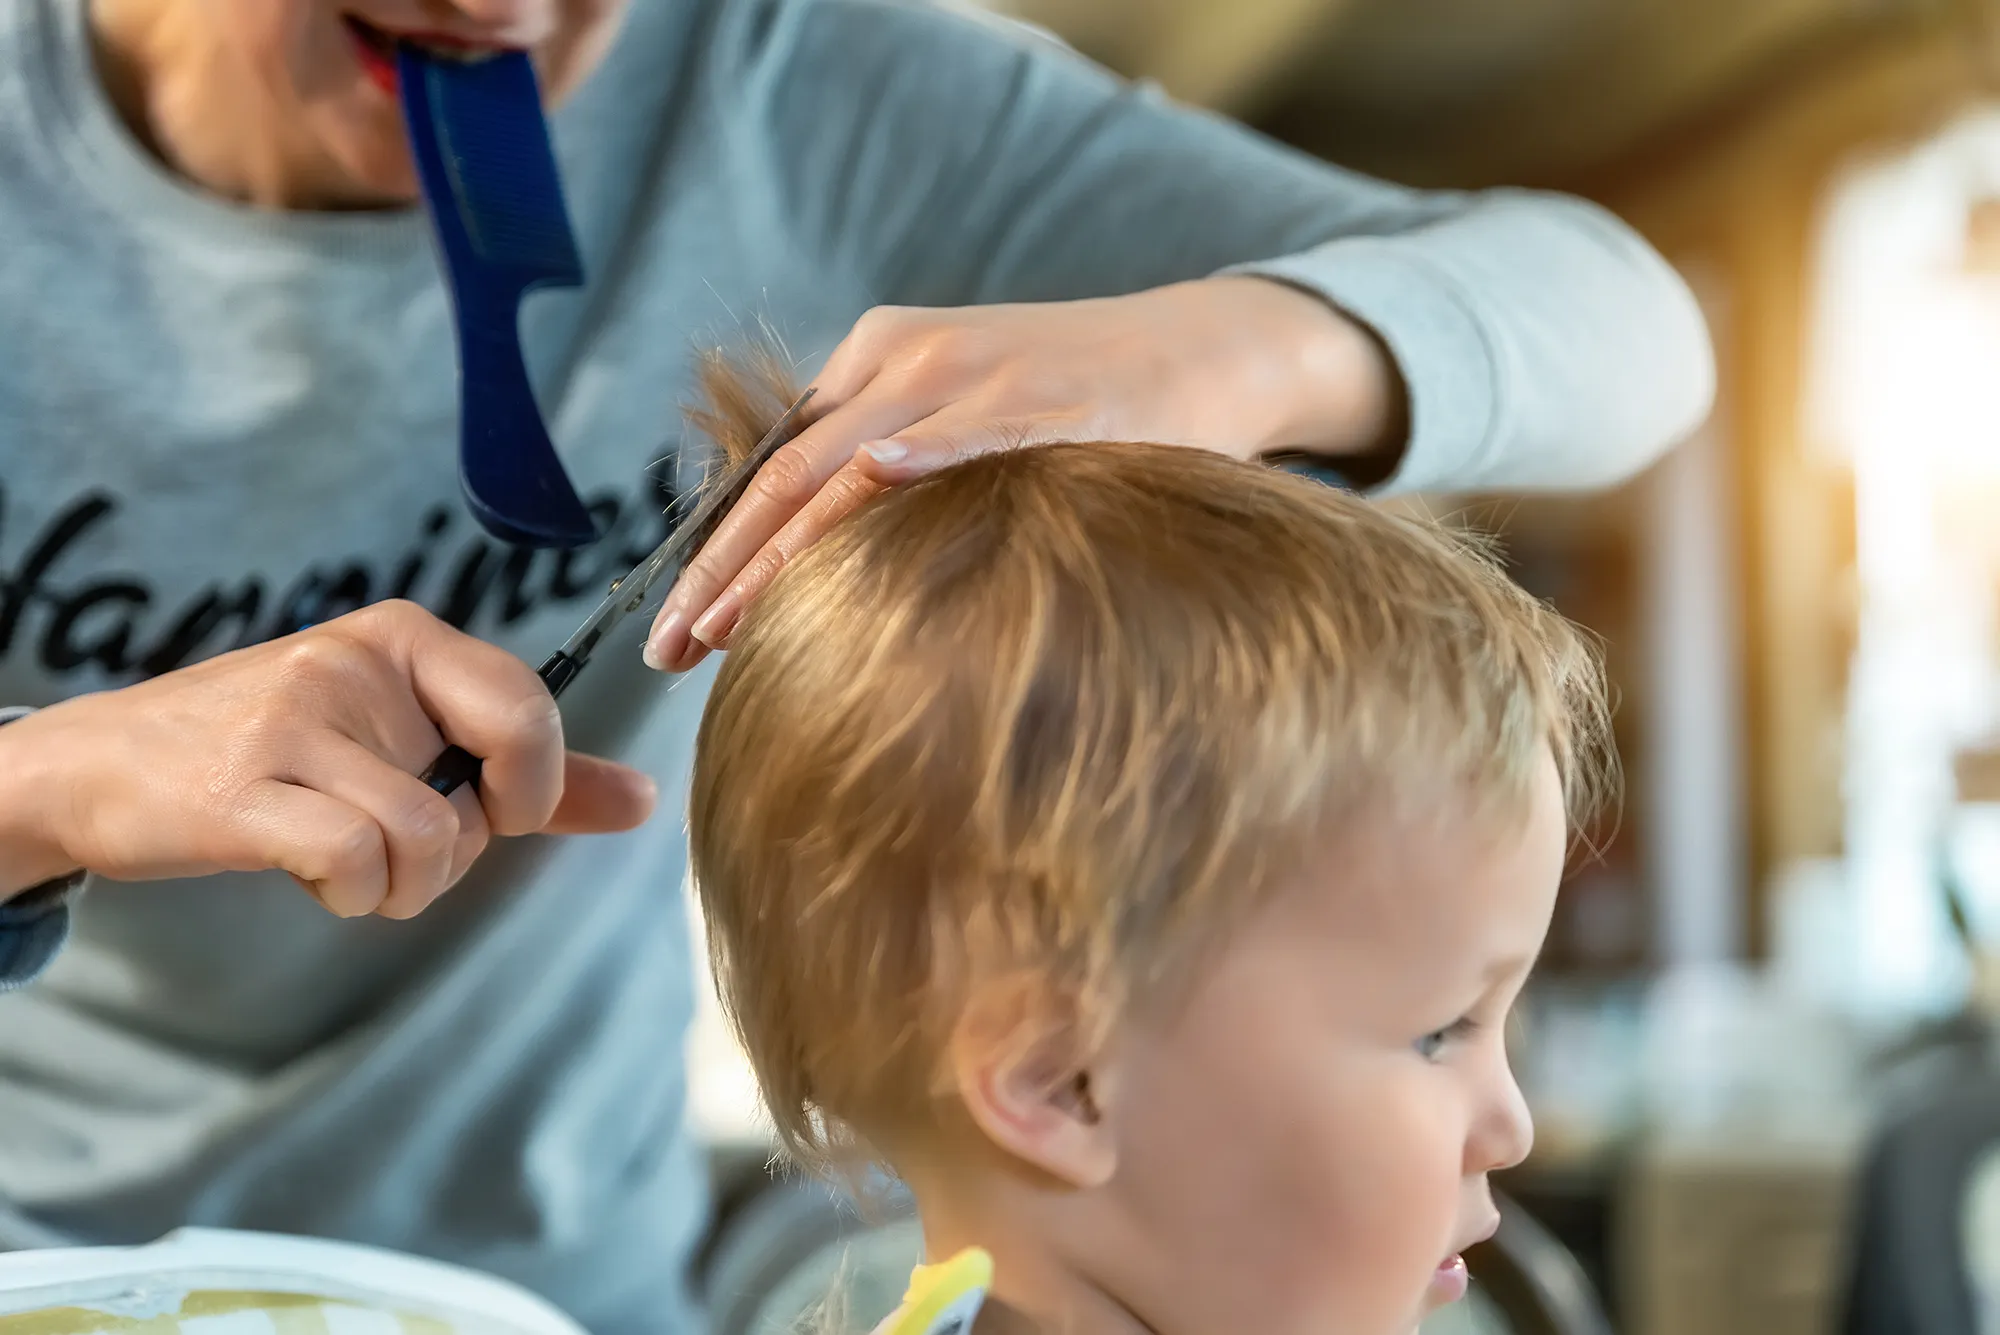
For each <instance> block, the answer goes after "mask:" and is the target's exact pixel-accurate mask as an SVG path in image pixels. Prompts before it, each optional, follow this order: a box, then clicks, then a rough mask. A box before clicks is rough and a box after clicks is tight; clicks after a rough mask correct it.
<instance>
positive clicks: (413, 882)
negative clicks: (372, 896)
mask: <svg viewBox="0 0 2000 1335" xmlns="http://www.w3.org/2000/svg"><path fill="white" fill-rule="evenodd" d="M294 781H295V782H296V783H298V784H299V785H301V786H303V787H307V788H311V789H313V790H314V791H316V792H319V793H323V794H325V795H326V796H328V797H330V798H332V799H334V800H335V801H336V802H340V803H344V804H345V805H347V806H349V807H352V808H353V809H354V810H356V811H358V812H360V813H361V814H362V815H363V816H365V817H367V818H368V819H369V820H371V821H373V822H374V824H375V827H376V829H377V830H378V831H380V834H381V841H380V842H381V846H382V850H383V858H384V862H385V864H386V873H387V874H386V880H385V883H384V884H383V886H382V897H381V899H379V900H378V901H376V902H375V903H372V904H361V905H353V904H345V903H344V904H342V905H340V906H336V905H334V904H332V903H329V904H328V905H327V906H328V907H329V908H334V909H335V911H336V912H340V911H343V910H345V911H349V912H358V913H379V914H381V915H382V916H383V917H386V918H410V917H414V916H416V915H417V914H418V913H420V912H422V911H423V910H424V909H425V908H428V907H429V906H430V904H431V902H432V901H433V900H435V899H436V898H437V897H438V896H439V895H441V894H443V893H444V892H445V891H446V890H448V889H450V888H451V886H452V884H453V883H454V882H455V881H457V879H458V877H459V876H460V875H462V874H463V873H464V871H465V869H466V868H467V867H468V866H470V865H471V864H472V859H473V858H475V857H477V856H478V855H479V852H480V850H482V849H484V848H485V847H486V841H487V835H488V830H487V824H486V816H485V812H484V810H483V808H482V807H481V806H480V804H479V803H478V801H477V800H476V799H473V798H471V797H470V796H469V795H468V797H467V799H466V800H464V801H462V802H461V801H457V800H455V796H456V795H454V798H446V797H441V796H439V795H438V794H437V793H436V792H434V791H433V790H432V789H430V788H429V787H428V786H426V785H425V784H424V783H423V782H422V781H420V780H419V779H418V778H417V777H416V775H415V774H414V773H412V772H411V771H410V770H407V769H402V768H399V767H397V766H396V765H394V764H392V763H390V762H389V761H387V760H384V759H383V758H382V757H381V756H378V755H376V754H375V753H374V752H373V751H370V750H369V749H368V748H366V747H364V746H362V745H361V744H360V743H358V742H355V741H352V740H350V739H348V738H345V737H338V736H329V737H326V738H324V739H321V740H319V741H318V742H317V744H316V745H314V746H313V747H311V748H310V749H309V750H307V751H306V752H305V753H304V754H303V755H302V756H301V763H300V765H299V767H298V769H297V770H296V772H295V774H294Z"/></svg>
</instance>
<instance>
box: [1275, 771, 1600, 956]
mask: <svg viewBox="0 0 2000 1335" xmlns="http://www.w3.org/2000/svg"><path fill="white" fill-rule="evenodd" d="M1567 848H1568V826H1567V821H1566V819H1565V815H1564V811H1563V806H1562V801H1561V792H1560V786H1559V784H1557V783H1556V782H1555V780H1554V777H1553V775H1552V774H1551V775H1550V776H1548V778H1547V780H1546V781H1543V780H1541V779H1538V780H1537V782H1536V784H1535V787H1534V791H1533V792H1532V793H1531V794H1530V796H1529V800H1528V801H1526V802H1524V803H1521V804H1518V805H1515V806H1513V807H1512V809H1495V810H1494V811H1493V812H1492V813H1490V814H1489V815H1488V816H1486V817H1484V818H1474V816H1473V815H1472V811H1471V808H1470V806H1469V805H1467V806H1462V807H1460V808H1459V809H1457V810H1453V809H1452V808H1451V807H1450V806H1448V805H1447V806H1440V807H1439V808H1437V809H1435V810H1433V811H1431V812H1428V813H1424V814H1423V815H1421V816H1418V817H1404V818H1389V817H1384V818H1380V819H1373V820H1361V821H1353V822H1348V823H1347V826H1346V828H1344V829H1342V830H1340V831H1338V832H1336V833H1333V834H1331V835H1330V836H1329V837H1327V838H1325V839H1323V840H1320V841H1318V842H1317V844H1316V845H1315V846H1313V847H1312V848H1311V849H1310V850H1309V851H1308V853H1307V854H1306V856H1305V857H1304V859H1303V860H1302V862H1301V864H1300V867H1299V870H1298V872H1297V873H1296V874H1295V875H1294V876H1293V877H1292V878H1290V879H1289V881H1288V883H1287V884H1286V885H1284V886H1283V887H1282V888H1281V889H1279V890H1278V892H1277V893H1275V894H1274V895H1273V896H1272V897H1271V900H1270V902H1269V904H1268V906H1267V907H1266V908H1265V909H1263V910H1262V911H1260V912H1259V913H1257V914H1256V915H1253V918H1252V920H1251V922H1249V923H1248V924H1246V929H1247V930H1246V932H1245V933H1244V936H1243V939H1242V941H1241V943H1240V947H1239V948H1241V949H1245V950H1251V951H1255V950H1259V949H1264V950H1270V949H1272V948H1273V947H1275V948H1277V949H1278V950H1279V951H1280V952H1281V953H1284V954H1296V955H1302V956H1306V957H1315V956H1316V957H1318V958H1320V959H1322V960H1323V961H1324V963H1325V965H1326V966H1327V967H1329V968H1332V967H1341V968H1346V969H1350V970H1358V971H1360V972H1362V973H1366V974H1377V973H1394V974H1396V975H1398V976H1402V977H1420V978H1421V977H1433V976H1440V975H1455V974H1462V973H1465V972H1467V971H1471V972H1474V973H1478V972H1483V971H1485V970H1487V969H1488V968H1489V967H1490V965H1491V962H1492V961H1494V960H1513V959H1516V958H1520V957H1522V956H1525V957H1526V958H1529V959H1532V958H1533V957H1534V956H1535V954H1537V953H1538V952H1539V950H1540V947H1541V942H1542V939H1543V937H1545V936H1546V935H1547V931H1548V922H1549V917H1550V915H1551V913H1552V910H1553V905H1554V897H1555V891H1556V887H1557V885H1558V883H1559V882H1560V880H1561V876H1562V869H1563V863H1564V860H1565V854H1566V852H1567Z"/></svg>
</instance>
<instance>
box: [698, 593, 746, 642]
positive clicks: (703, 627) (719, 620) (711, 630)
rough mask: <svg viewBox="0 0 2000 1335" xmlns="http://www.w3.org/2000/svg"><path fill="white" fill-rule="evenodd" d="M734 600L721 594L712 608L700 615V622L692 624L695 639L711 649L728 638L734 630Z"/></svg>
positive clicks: (735, 609) (735, 613) (735, 610)
mask: <svg viewBox="0 0 2000 1335" xmlns="http://www.w3.org/2000/svg"><path fill="white" fill-rule="evenodd" d="M737 611H738V609H737V606H736V598H735V595H733V594H727V593H725V594H723V595H722V596H721V597H720V598H717V599H716V600H715V604H714V606H712V607H710V608H709V609H708V610H707V611H706V612H703V613H702V614H701V620H699V621H697V622H695V623H694V629H693V631H692V632H691V633H692V634H693V636H694V638H695V639H697V640H700V641H701V642H702V643H703V644H705V645H707V646H708V647H709V648H711V649H713V648H716V647H717V646H719V645H720V644H721V643H722V642H723V641H724V640H726V639H728V638H729V632H730V631H732V630H734V629H736V617H737Z"/></svg>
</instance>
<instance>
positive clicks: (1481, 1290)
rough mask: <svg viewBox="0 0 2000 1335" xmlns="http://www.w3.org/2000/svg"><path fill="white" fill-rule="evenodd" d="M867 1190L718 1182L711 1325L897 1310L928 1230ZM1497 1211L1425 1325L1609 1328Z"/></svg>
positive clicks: (721, 1331)
mask: <svg viewBox="0 0 2000 1335" xmlns="http://www.w3.org/2000/svg"><path fill="white" fill-rule="evenodd" d="M737 1182H738V1186H739V1188H740V1185H741V1179H738V1180H737ZM870 1195H871V1200H870V1202H869V1204H868V1205H867V1206H866V1207H857V1206H856V1205H855V1204H854V1203H853V1202H852V1201H851V1200H850V1199H848V1198H847V1197H845V1196H843V1195H842V1194H841V1193H839V1192H837V1191H834V1190H833V1189H831V1188H829V1187H827V1186H825V1185H823V1184H820V1183H817V1182H809V1181H804V1180H799V1179H786V1178H778V1179H769V1178H767V1179H766V1180H765V1181H764V1183H763V1185H762V1186H761V1188H759V1189H755V1190H751V1191H748V1192H745V1191H742V1190H740V1189H739V1190H736V1191H734V1192H732V1191H730V1190H728V1189H727V1187H725V1190H724V1192H723V1199H724V1200H725V1202H728V1201H731V1200H732V1199H733V1201H734V1204H733V1205H729V1204H726V1205H725V1206H724V1212H723V1213H722V1215H721V1217H719V1218H718V1220H717V1224H716V1231H715V1234H714V1238H713V1242H712V1245H711V1246H710V1248H709V1249H708V1252H707V1257H706V1261H705V1263H704V1265H703V1267H702V1281H703V1289H704V1292H705V1294H706V1296H707V1299H708V1303H709V1319H710V1326H709V1329H710V1331H711V1335H793V1332H795V1331H799V1330H809V1331H810V1330H816V1329H819V1328H820V1327H818V1326H817V1325H815V1324H814V1322H813V1314H814V1313H815V1312H816V1311H818V1310H819V1309H821V1307H822V1306H823V1305H824V1304H825V1303H826V1302H827V1301H828V1300H829V1298H830V1297H832V1296H833V1295H838V1298H837V1302H838V1305H839V1307H838V1311H837V1312H835V1313H834V1314H833V1317H832V1320H830V1321H828V1322H827V1323H826V1324H825V1327H824V1328H825V1329H828V1330H835V1331H840V1332H865V1331H867V1330H869V1329H870V1328H871V1327H873V1326H874V1325H875V1323H877V1322H879V1321H880V1320H881V1319H882V1318H883V1317H884V1316H886V1315H888V1314H889V1313H890V1312H891V1311H893V1310H895V1306H896V1303H897V1302H898V1301H899V1300H900V1299H901V1298H902V1295H903V1286H904V1285H905V1284H906V1283H907V1282H908V1281H909V1276H910V1268H911V1267H912V1266H914V1265H915V1264H916V1263H917V1261H918V1260H919V1259H920V1257H921V1256H922V1254H923V1236H922V1233H921V1230H920V1229H919V1227H918V1224H917V1220H916V1216H915V1213H914V1212H913V1210H912V1209H911V1206H910V1202H909V1198H908V1197H907V1196H906V1195H904V1194H903V1193H901V1192H900V1191H899V1190H897V1189H895V1188H893V1187H890V1186H887V1185H884V1187H883V1189H882V1190H881V1191H879V1192H875V1193H870ZM1501 1217H1502V1223H1501V1226H1500V1232H1499V1233H1498V1235H1496V1236H1495V1237H1494V1239H1493V1240H1492V1241H1491V1242H1489V1243H1487V1244H1486V1245H1484V1246H1482V1247H1479V1248H1477V1249H1475V1251H1474V1252H1473V1254H1472V1255H1470V1256H1468V1257H1467V1258H1466V1260H1467V1264H1468V1266H1469V1267H1470V1269H1471V1271H1472V1276H1473V1294H1472V1298H1471V1300H1470V1301H1468V1302H1467V1303H1465V1304H1463V1305H1461V1306H1460V1307H1459V1308H1457V1309H1454V1310H1453V1311H1451V1312H1447V1313H1440V1314H1439V1316H1438V1317H1436V1318H1434V1319H1433V1320H1432V1321H1431V1322H1427V1323H1426V1324H1425V1326H1424V1335H1459V1333H1461V1332H1463V1335H1610V1331H1611V1327H1610V1324H1609V1323H1608V1322H1607V1321H1606V1319H1605V1317H1604V1313H1603V1311H1602V1309H1601V1308H1600V1307H1599V1306H1598V1302H1597V1299H1596V1297H1595V1295H1593V1294H1592V1292H1591V1290H1590V1285H1589V1283H1588V1281H1587V1280H1586V1279H1585V1278H1584V1274H1583V1270H1582V1267H1581V1266H1579V1265H1578V1264H1577V1261H1576V1258H1575V1257H1573V1256H1571V1255H1570V1253H1569V1252H1568V1250H1566V1249H1565V1248H1564V1247H1563V1246H1562V1244H1561V1243H1559V1242H1557V1241H1556V1240H1555V1239H1554V1238H1553V1237H1551V1236H1550V1235H1549V1233H1548V1232H1547V1231H1546V1230H1544V1229H1543V1228H1542V1227H1541V1226H1540V1225H1539V1224H1537V1223H1535V1221H1534V1220H1532V1219H1530V1218H1529V1217H1528V1216H1527V1215H1526V1214H1524V1213H1522V1212H1521V1211H1520V1210H1519V1209H1518V1208H1516V1207H1514V1206H1513V1205H1512V1204H1511V1203H1508V1202H1505V1201H1503V1202H1501Z"/></svg>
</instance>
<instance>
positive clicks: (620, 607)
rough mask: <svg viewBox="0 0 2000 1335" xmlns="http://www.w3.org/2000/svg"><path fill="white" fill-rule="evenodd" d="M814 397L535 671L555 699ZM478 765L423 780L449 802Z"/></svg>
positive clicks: (444, 762) (455, 754) (704, 532)
mask: <svg viewBox="0 0 2000 1335" xmlns="http://www.w3.org/2000/svg"><path fill="white" fill-rule="evenodd" d="M812 396H813V391H812V390H810V389H808V390H807V391H806V392H805V393H803V394H801V395H799V397H798V398H796V399H794V400H793V401H792V406H791V407H789V408H787V409H785V414H784V416H782V417H780V418H779V419H778V421H777V425H775V426H773V427H772V428H771V429H770V430H769V431H768V432H766V433H765V435H764V438H763V439H762V440H760V441H758V442H757V445H756V448H754V449H752V450H751V451H750V453H749V454H747V455H745V456H744V457H743V459H742V460H741V461H740V462H739V463H737V464H735V465H734V466H733V467H731V468H729V469H728V470H726V471H725V472H723V473H722V474H721V476H719V477H718V478H717V479H716V480H715V482H714V484H713V485H712V486H710V487H709V488H708V489H707V490H708V494H707V495H706V496H704V497H702V499H701V503H700V504H699V505H697V506H695V508H694V510H693V512H692V513H690V514H689V515H688V517H687V518H686V519H684V520H682V521H681V522H680V523H679V524H676V525H675V526H674V530H673V532H671V533H669V534H668V535H667V540H666V541H665V542H662V543H661V544H660V545H659V546H658V547H655V548H654V549H653V552H652V554H651V555H650V556H648V557H647V558H646V559H645V560H643V561H641V562H640V563H639V564H638V565H636V566H634V567H633V568H632V571H631V573H630V574H628V575H626V576H625V577H624V578H622V579H619V580H615V581H613V583H612V585H611V592H610V593H608V594H606V595H605V598H604V601H603V602H601V603H599V604H598V605H597V610H596V611H594V612H592V613H591V614H590V615H589V616H588V617H587V618H585V620H584V623H583V624H582V625H581V626H579V627H577V630H576V634H574V635H572V636H570V637H569V639H567V640H565V641H564V642H563V647H562V648H560V649H558V650H556V651H555V652H554V653H553V654H550V655H549V659H548V661H547V662H546V663H543V664H542V665H541V667H540V668H538V669H537V670H536V672H535V675H536V676H538V677H540V678H541V679H542V684H543V685H544V686H546V687H548V688H549V694H550V695H552V696H555V697H557V698H561V696H562V693H563V691H564V689H565V688H567V687H568V686H569V684H570V683H571V682H572V681H575V680H576V674H577V673H579V672H581V671H583V669H584V667H585V666H586V665H587V664H589V662H590V655H591V654H592V652H594V651H595V650H596V648H597V646H598V645H599V644H600V643H602V642H603V640H604V637H605V636H607V635H609V634H610V633H611V632H612V631H613V630H614V629H616V628H617V626H618V624H619V623H620V622H621V621H623V620H625V618H626V617H628V616H630V615H632V613H634V612H636V611H638V610H639V609H640V608H641V607H643V606H645V603H646V598H647V595H648V594H650V593H651V592H652V591H653V586H654V585H656V584H658V583H659V582H660V579H661V577H662V576H664V575H665V574H666V573H667V571H668V570H669V569H670V568H671V569H676V570H677V569H679V568H680V567H681V566H682V565H684V564H685V563H686V562H687V560H688V559H689V558H690V557H692V556H693V555H694V554H695V553H697V552H699V551H700V550H701V548H702V544H704V543H706V542H707V541H708V539H709V538H710V537H712V536H713V535H714V533H715V529H716V526H717V525H719V524H720V523H721V522H722V517H723V516H724V515H725V514H727V513H728V512H729V510H730V508H731V507H732V506H734V505H735V504H736V502H738V501H740V500H742V499H743V493H744V492H745V491H747V490H748V489H749V486H750V479H751V478H753V477H755V476H756V475H757V470H758V469H760V468H762V467H763V466H764V464H765V461H767V460H768V459H769V458H770V457H771V456H772V455H773V454H775V453H777V451H778V448H779V447H780V446H782V445H784V444H785V443H787V442H788V441H790V440H791V438H792V436H793V435H794V434H796V433H795V432H794V431H793V430H792V428H793V426H794V425H795V424H796V423H797V422H798V419H799V414H800V412H802V411H803V410H804V409H805V406H806V401H807V400H808V399H810V398H812ZM479 765H480V760H479V757H478V756H475V755H473V754H472V753H471V752H469V751H467V750H465V749H464V748H463V747H458V746H448V747H446V748H445V749H444V750H443V751H442V752H440V753H439V754H438V758H437V759H436V760H433V761H432V762H431V764H430V768H429V769H426V770H425V771H424V772H423V774H422V775H421V776H420V777H421V778H422V780H423V782H424V784H425V785H426V786H428V787H429V788H431V789H432V790H433V791H435V792H438V793H442V794H444V795H445V796H446V797H449V796H451V794H452V793H454V792H456V791H457V790H458V789H459V788H460V787H461V786H462V785H464V784H468V783H469V784H471V785H472V786H473V787H474V788H477V787H478V786H479Z"/></svg>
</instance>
